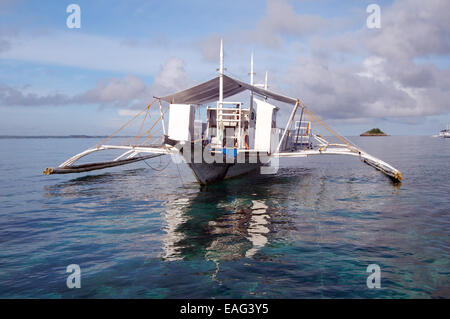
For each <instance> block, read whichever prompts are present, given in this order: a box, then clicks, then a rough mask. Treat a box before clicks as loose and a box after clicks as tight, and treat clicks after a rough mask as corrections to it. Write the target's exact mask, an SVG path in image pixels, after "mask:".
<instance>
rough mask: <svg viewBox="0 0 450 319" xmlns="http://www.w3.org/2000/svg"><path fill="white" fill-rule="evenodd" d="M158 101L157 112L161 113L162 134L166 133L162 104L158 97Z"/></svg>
mask: <svg viewBox="0 0 450 319" xmlns="http://www.w3.org/2000/svg"><path fill="white" fill-rule="evenodd" d="M158 103H159V113H160V114H161V124H162V129H163V134H164V135H166V126H165V125H164V113H163V111H162V105H161V100H160V99H158Z"/></svg>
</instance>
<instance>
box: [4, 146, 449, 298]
mask: <svg viewBox="0 0 450 319" xmlns="http://www.w3.org/2000/svg"><path fill="white" fill-rule="evenodd" d="M351 139H352V140H353V141H354V142H355V143H356V144H357V145H359V146H360V147H361V148H362V149H364V150H366V151H367V152H369V153H371V154H373V155H375V156H378V157H380V158H381V159H383V160H385V161H387V162H389V163H391V164H392V165H393V166H395V167H396V168H398V169H399V170H401V171H402V173H403V176H404V182H403V183H402V184H401V185H395V184H393V183H392V182H391V181H390V179H388V178H387V177H385V176H384V175H382V174H381V173H379V172H377V171H375V170H374V169H372V168H371V167H369V166H367V165H364V164H363V163H361V162H359V160H358V159H357V158H350V157H310V158H307V159H297V160H288V161H285V162H282V163H283V165H282V168H281V169H280V171H279V173H278V174H277V175H261V176H258V175H256V174H253V175H247V176H246V177H244V178H238V179H233V180H229V181H225V182H221V183H218V184H215V185H213V186H210V187H208V188H207V189H201V188H200V187H199V186H198V185H197V184H196V183H195V180H194V178H193V176H192V174H191V172H190V171H189V169H188V168H187V166H186V165H185V164H180V165H179V166H177V165H175V164H173V163H171V161H170V158H169V157H168V158H160V159H152V160H149V161H147V163H148V165H150V166H151V167H153V169H152V168H150V166H148V165H147V164H146V163H144V162H140V163H135V164H132V165H130V166H122V167H116V168H113V169H108V170H103V171H97V172H90V173H83V174H81V175H54V176H43V175H41V172H42V170H43V169H45V168H46V167H49V166H57V165H58V164H60V163H61V162H63V161H64V160H65V159H67V158H68V157H70V156H71V155H73V154H75V153H78V152H80V151H82V150H84V149H85V148H86V147H89V146H92V145H93V144H95V143H96V142H97V141H96V140H93V139H0V149H1V150H2V156H1V157H0V170H1V172H0V297H2V298H5V297H6V298H16V297H25V298H75V297H76V298H187V297H189V298H422V297H425V298H430V297H435V298H438V297H445V298H450V280H449V278H450V260H449V253H450V191H449V189H450V161H449V159H450V139H447V140H445V139H440V138H432V137H365V138H360V137H355V138H351ZM114 142H118V141H117V140H115V141H114ZM94 158H95V157H93V159H94ZM99 158H100V157H97V158H96V159H99ZM167 164H168V166H167V168H165V169H164V167H165V166H166V165H167ZM70 264H78V265H79V266H80V267H81V288H80V289H68V288H67V286H66V279H67V276H68V275H69V274H68V273H66V267H67V266H68V265H70ZM369 264H378V265H379V266H380V268H381V288H380V289H368V288H367V285H366V279H367V276H368V275H369V273H367V272H366V269H367V266H368V265H369Z"/></svg>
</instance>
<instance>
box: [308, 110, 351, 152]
mask: <svg viewBox="0 0 450 319" xmlns="http://www.w3.org/2000/svg"><path fill="white" fill-rule="evenodd" d="M303 105H305V104H303ZM305 111H306V112H307V113H308V114H309V115H310V116H311V118H312V119H314V120H315V121H316V122H317V123H319V124H320V125H322V126H323V127H324V128H325V129H326V130H327V131H328V132H330V133H331V134H332V135H333V136H335V137H336V138H337V139H338V140H339V141H341V142H343V143H344V144H347V145H348V146H351V145H353V146H354V147H356V145H354V144H353V143H352V142H350V141H349V140H347V139H345V138H344V137H343V136H341V135H340V134H338V133H337V132H336V131H334V130H333V129H331V128H330V127H329V126H328V125H327V124H326V123H324V122H321V121H320V120H319V119H318V118H316V117H315V116H314V113H313V112H312V111H311V109H310V108H309V107H307V106H306V105H305ZM356 148H357V147H356Z"/></svg>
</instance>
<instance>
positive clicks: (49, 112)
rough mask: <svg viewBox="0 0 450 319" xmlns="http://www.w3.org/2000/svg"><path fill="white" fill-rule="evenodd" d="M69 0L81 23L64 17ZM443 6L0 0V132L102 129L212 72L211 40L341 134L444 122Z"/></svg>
mask: <svg viewBox="0 0 450 319" xmlns="http://www.w3.org/2000/svg"><path fill="white" fill-rule="evenodd" d="M71 3H76V4H78V5H79V6H80V7H81V29H68V28H67V26H66V19H67V17H68V15H69V14H68V13H66V7H67V6H68V5H69V4H71ZM370 3H377V4H378V5H379V6H380V7H381V23H382V24H381V29H379V30H369V29H367V27H366V18H367V16H368V13H366V7H367V5H368V4H370ZM448 7H449V5H448V2H445V1H438V0H436V1H430V2H427V3H426V5H425V3H424V4H421V2H420V1H416V0H404V1H310V0H304V1H301V0H296V1H288V0H279V1H273V0H269V1H267V2H266V1H223V2H219V1H137V0H134V1H102V0H98V1H73V2H71V1H43V2H37V1H24V0H18V1H12V0H0V17H1V19H0V115H1V116H0V134H1V135H47V134H48V135H64V134H108V133H109V132H111V131H113V130H114V129H115V128H116V127H118V126H119V125H120V124H121V123H123V122H124V121H126V120H127V119H128V118H127V117H126V116H122V115H123V114H126V112H125V113H124V112H121V110H128V109H132V110H137V109H142V108H144V107H145V106H146V105H147V104H148V103H149V102H151V99H152V96H153V95H164V94H166V93H169V92H173V91H177V90H180V89H184V88H186V87H188V86H190V85H194V84H196V83H199V82H201V81H204V80H207V79H210V78H212V77H214V76H215V75H216V74H217V72H216V68H217V62H218V61H217V57H218V47H219V39H220V38H223V39H224V43H225V52H226V61H225V63H226V66H227V68H228V72H229V74H231V75H234V76H236V77H238V78H240V79H243V80H248V75H247V74H248V72H249V70H248V68H249V60H250V54H251V52H252V51H254V53H255V68H256V72H257V79H258V80H262V77H263V76H264V72H265V71H266V70H267V71H268V72H269V86H270V87H271V89H273V90H276V91H280V92H281V93H285V94H288V95H292V96H295V97H299V98H301V99H303V100H304V101H305V102H306V103H307V104H308V105H309V106H310V107H311V108H312V109H313V110H315V111H316V113H318V114H320V115H321V116H322V117H323V118H324V119H326V120H327V121H328V122H329V123H330V124H332V125H333V126H334V127H335V128H336V130H337V131H339V132H340V133H342V134H346V135H357V134H359V133H361V132H362V131H365V130H367V129H369V128H372V127H380V128H382V129H383V130H385V131H386V132H388V133H390V134H393V135H410V134H413V135H432V134H436V133H437V132H438V131H439V130H440V129H442V128H443V127H444V126H445V125H446V124H447V123H448V122H450V115H449V112H450V106H449V105H448V104H447V103H448V102H447V101H448V100H450V95H449V92H448V91H450V90H448V85H449V82H450V78H449V74H450V69H449V68H450V63H449V61H450V50H449V25H448V22H446V20H448V19H447V18H446V17H445V15H444V14H443V13H442V12H444V13H445V12H448V9H450V8H448ZM121 114H122V115H121ZM284 115H285V113H284ZM281 118H282V119H283V117H281ZM280 124H281V123H280Z"/></svg>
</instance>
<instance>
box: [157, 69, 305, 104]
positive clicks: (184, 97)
mask: <svg viewBox="0 0 450 319" xmlns="http://www.w3.org/2000/svg"><path fill="white" fill-rule="evenodd" d="M245 90H249V91H253V92H254V93H256V94H259V95H261V96H266V97H268V98H271V99H273V100H276V101H280V102H284V103H288V104H295V103H297V99H294V98H292V97H288V96H284V95H281V94H277V93H274V92H271V91H268V90H264V89H262V88H259V87H255V86H253V85H251V84H248V83H245V82H242V81H239V80H236V79H233V78H232V77H229V76H227V75H223V97H224V98H227V97H230V96H233V95H236V94H238V93H241V92H242V91H245ZM161 100H164V101H166V102H168V103H171V104H174V103H178V104H205V103H209V102H214V101H217V100H219V77H216V78H214V79H212V80H209V81H207V82H204V83H201V84H199V85H196V86H194V87H191V88H189V89H187V90H184V91H180V92H177V93H174V94H170V95H167V96H164V97H162V98H161Z"/></svg>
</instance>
